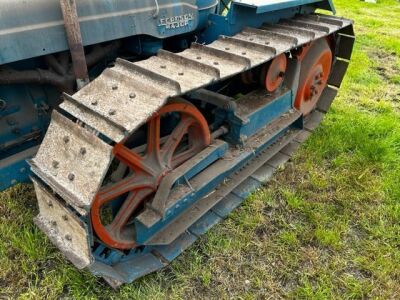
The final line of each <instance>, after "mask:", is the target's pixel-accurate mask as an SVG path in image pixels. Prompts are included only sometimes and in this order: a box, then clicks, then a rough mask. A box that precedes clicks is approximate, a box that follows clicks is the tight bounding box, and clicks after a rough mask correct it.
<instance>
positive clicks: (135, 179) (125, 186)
mask: <svg viewBox="0 0 400 300" xmlns="http://www.w3.org/2000/svg"><path fill="white" fill-rule="evenodd" d="M153 185H154V182H153V181H152V179H151V177H149V176H146V177H142V178H140V177H139V176H136V175H131V176H129V177H127V178H125V179H122V180H121V181H119V182H118V183H115V184H112V185H110V186H105V187H104V188H102V189H101V190H100V192H99V193H98V197H99V207H101V206H103V205H104V204H105V203H107V202H109V201H111V200H113V199H115V198H117V197H119V196H121V195H123V194H125V193H128V192H130V191H133V190H135V189H138V188H144V187H150V186H153Z"/></svg>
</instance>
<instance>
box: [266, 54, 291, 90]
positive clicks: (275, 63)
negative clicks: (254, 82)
mask: <svg viewBox="0 0 400 300" xmlns="http://www.w3.org/2000/svg"><path fill="white" fill-rule="evenodd" d="M286 68H287V57H286V55H285V54H284V53H282V54H281V55H279V56H277V57H275V58H274V59H273V60H272V62H271V63H270V65H269V67H268V69H267V72H266V75H265V88H266V90H267V91H268V92H269V93H273V92H275V91H276V90H277V89H278V88H279V87H280V86H281V84H282V82H283V79H284V76H285V72H286Z"/></svg>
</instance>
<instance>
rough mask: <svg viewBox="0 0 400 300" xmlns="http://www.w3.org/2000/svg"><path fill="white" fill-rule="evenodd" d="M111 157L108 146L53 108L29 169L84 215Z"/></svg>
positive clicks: (110, 149) (110, 148) (110, 150)
mask: <svg viewBox="0 0 400 300" xmlns="http://www.w3.org/2000/svg"><path fill="white" fill-rule="evenodd" d="M111 160H112V147H111V146H109V145H108V144H106V143H104V142H103V141H102V140H100V139H99V138H98V137H96V136H95V135H94V134H92V133H90V132H89V131H87V130H86V129H85V128H83V127H80V126H79V125H77V124H75V123H73V122H72V121H70V120H68V119H67V118H65V117H64V116H62V115H61V114H60V113H58V112H56V111H54V112H53V115H52V121H51V124H50V126H49V129H48V131H47V134H46V137H45V139H44V140H43V143H42V146H41V147H40V149H39V152H38V154H37V155H36V157H35V158H33V159H32V161H31V166H32V171H33V172H34V173H35V174H36V175H38V176H39V177H40V178H41V179H42V180H44V181H45V182H46V183H47V184H48V185H49V186H50V187H51V188H52V189H53V190H54V191H55V192H57V193H58V194H59V195H60V196H61V197H62V198H63V199H64V200H65V201H67V202H68V203H69V204H70V205H71V206H73V207H74V208H75V209H77V210H78V211H79V212H80V213H81V214H86V210H88V209H89V207H90V205H91V203H92V200H93V198H94V197H95V195H96V193H97V191H98V189H99V188H100V186H101V184H102V182H103V179H104V176H105V175H106V172H107V171H108V168H109V166H110V163H111Z"/></svg>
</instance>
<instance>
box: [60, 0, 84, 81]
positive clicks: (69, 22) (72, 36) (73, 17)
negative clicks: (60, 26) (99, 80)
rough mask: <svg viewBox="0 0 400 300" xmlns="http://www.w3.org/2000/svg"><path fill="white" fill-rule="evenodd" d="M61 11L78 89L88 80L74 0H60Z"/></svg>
mask: <svg viewBox="0 0 400 300" xmlns="http://www.w3.org/2000/svg"><path fill="white" fill-rule="evenodd" d="M60 6H61V12H62V15H63V18H64V27H65V31H66V33H67V40H68V46H69V50H70V52H71V58H72V67H73V70H74V74H75V77H76V81H77V85H78V89H80V88H82V87H83V86H84V85H86V84H87V83H88V82H89V74H88V69H87V64H86V57H85V51H84V50H83V44H82V35H81V28H80V25H79V19H78V11H77V6H76V1H75V0H60Z"/></svg>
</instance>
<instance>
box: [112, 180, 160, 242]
mask: <svg viewBox="0 0 400 300" xmlns="http://www.w3.org/2000/svg"><path fill="white" fill-rule="evenodd" d="M152 192H153V189H150V188H144V189H140V190H135V191H133V192H131V193H130V194H129V195H128V197H127V198H126V199H125V201H124V203H123V205H122V206H121V208H120V209H119V210H118V213H117V215H116V216H115V218H114V220H113V221H112V223H111V224H110V226H109V228H108V231H109V232H110V233H111V234H112V235H114V236H120V235H121V232H122V230H123V227H124V226H125V225H126V224H127V223H128V221H129V219H130V217H131V216H132V214H133V213H134V212H135V210H136V209H137V208H138V206H139V205H140V204H141V203H142V202H143V200H144V199H145V198H146V197H147V196H149V195H150V194H151V193H152Z"/></svg>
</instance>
